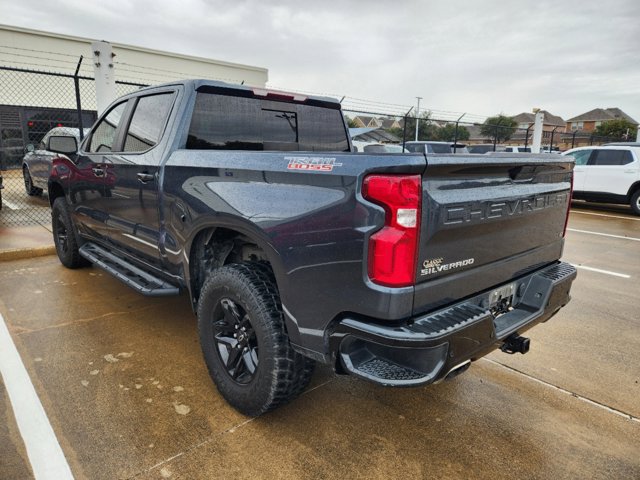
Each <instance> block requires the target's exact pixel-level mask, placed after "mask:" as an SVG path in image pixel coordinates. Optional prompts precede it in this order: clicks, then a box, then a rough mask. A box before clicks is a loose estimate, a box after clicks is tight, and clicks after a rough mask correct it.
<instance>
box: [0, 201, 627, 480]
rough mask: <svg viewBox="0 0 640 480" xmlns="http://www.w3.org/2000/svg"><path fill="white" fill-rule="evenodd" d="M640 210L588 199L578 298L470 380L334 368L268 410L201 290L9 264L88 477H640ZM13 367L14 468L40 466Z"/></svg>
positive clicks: (24, 329) (57, 414) (63, 438)
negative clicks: (237, 394)
mask: <svg viewBox="0 0 640 480" xmlns="http://www.w3.org/2000/svg"><path fill="white" fill-rule="evenodd" d="M639 253H640V217H634V216H632V215H630V214H629V210H628V209H626V208H603V207H593V206H585V205H580V204H576V205H575V206H574V209H573V212H572V214H571V218H570V223H569V231H568V233H567V243H566V247H565V256H564V259H565V260H566V261H569V262H571V263H573V264H575V265H576V266H578V279H577V280H576V282H575V283H574V285H573V289H572V296H573V299H572V301H571V303H570V304H569V305H568V306H567V307H566V308H565V309H563V310H562V311H561V312H560V313H559V314H558V315H557V316H556V317H554V318H553V319H551V320H550V321H549V322H548V323H546V324H542V325H539V326H537V327H536V328H534V329H532V330H530V331H529V332H528V333H527V335H528V336H530V338H531V343H532V346H531V351H530V352H529V353H528V354H527V355H524V356H522V355H517V356H509V355H506V354H503V353H501V352H494V353H492V354H491V355H490V356H489V357H487V359H483V360H480V361H478V362H476V363H475V364H474V365H473V366H472V367H471V369H470V370H469V371H468V372H467V373H465V374H463V375H461V376H459V377H457V378H455V379H454V380H452V381H448V382H444V383H441V384H438V385H432V386H429V387H423V388H413V389H386V388H382V387H378V386H375V385H372V384H369V383H366V382H364V381H361V380H357V379H354V378H351V377H338V376H335V375H333V374H332V373H331V371H330V370H329V369H328V368H319V369H318V370H317V371H316V374H315V375H314V378H313V381H312V384H311V385H310V387H309V388H308V389H307V391H306V392H305V393H304V394H303V395H302V396H301V397H300V398H298V399H297V400H295V401H294V402H292V403H291V404H289V405H286V406H284V407H283V408H280V409H278V410H277V411H275V412H272V413H270V414H267V415H264V416H262V417H260V418H257V419H251V418H247V417H244V416H242V415H241V414H239V413H237V412H236V411H235V410H233V409H232V408H231V407H229V406H228V405H227V404H226V403H225V402H224V400H223V399H222V397H221V396H220V395H219V394H218V392H217V391H216V389H215V386H214V385H213V384H212V382H211V380H210V378H209V376H208V374H207V371H206V367H205V366H204V363H203V361H202V358H201V353H200V347H199V344H198V338H197V332H196V321H195V316H194V314H193V313H192V311H191V308H190V304H189V301H188V298H187V296H186V295H182V296H179V297H171V298H163V299H150V298H146V297H143V296H141V295H138V294H137V293H135V292H134V291H132V290H130V289H128V288H127V287H126V286H125V285H123V284H121V283H119V282H118V281H117V280H115V279H113V278H111V277H110V276H109V275H108V274H106V273H103V272H102V271H101V270H99V269H97V268H86V269H81V270H75V271H72V270H67V269H65V268H64V267H62V266H61V265H60V263H59V262H58V260H57V258H56V257H54V256H48V257H41V258H35V259H29V260H20V261H10V262H1V263H0V292H2V294H1V296H0V314H1V315H2V317H3V318H4V321H5V323H6V324H7V326H8V329H9V332H10V334H11V338H12V339H13V342H14V343H15V345H16V347H17V350H18V352H19V354H20V357H21V359H22V362H23V363H24V365H25V367H26V370H27V372H28V377H29V378H30V380H31V382H32V383H33V385H34V387H35V391H36V392H37V395H38V397H39V399H40V402H41V403H42V405H43V407H44V411H45V412H46V416H47V418H48V421H49V422H50V423H51V426H52V427H53V431H54V432H55V436H56V438H57V441H58V442H59V444H60V446H61V448H62V451H63V452H64V456H65V457H66V461H67V462H68V464H69V466H70V468H71V471H72V472H73V475H74V476H75V478H87V479H113V478H140V479H162V478H172V479H199V478H292V479H293V478H296V479H298V478H326V479H331V478H336V479H338V478H427V477H428V478H487V479H489V478H491V479H496V478H510V479H511V478H514V477H516V478H526V479H528V478H540V479H543V478H544V479H546V478H556V479H562V478H592V479H597V478H603V479H604V478H607V479H611V478H616V479H617V478H625V479H626V478H629V479H630V478H640V420H639V419H640V401H638V399H639V398H640V384H639V382H640V313H639V310H640V308H639V307H640V301H639V299H638V287H637V282H638V279H639V278H640V255H639ZM15 408H16V405H15V401H14V402H13V403H12V402H11V401H10V400H9V397H8V395H7V391H6V388H5V384H4V383H3V382H2V381H1V379H0V478H2V479H14V478H15V479H24V478H29V477H31V476H32V473H31V472H32V467H31V465H30V461H29V459H28V457H27V454H26V448H25V444H26V441H27V440H26V439H23V437H22V435H21V432H20V431H19V429H18V427H17V425H16V421H15V419H14V409H15Z"/></svg>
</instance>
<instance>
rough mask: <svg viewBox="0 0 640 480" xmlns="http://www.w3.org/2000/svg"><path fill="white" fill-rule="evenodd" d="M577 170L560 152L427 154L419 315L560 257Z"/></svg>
mask: <svg viewBox="0 0 640 480" xmlns="http://www.w3.org/2000/svg"><path fill="white" fill-rule="evenodd" d="M572 170H573V161H572V159H570V158H568V157H561V156H559V155H518V154H516V155H514V154H495V155H490V156H489V155H470V156H461V155H450V156H449V155H447V156H433V157H432V156H427V169H426V171H425V173H424V176H423V181H422V188H423V204H422V217H421V227H420V228H421V237H420V247H419V253H418V265H417V269H416V290H415V298H414V313H421V312H424V311H427V310H430V309H432V308H435V307H438V306H441V305H445V304H447V303H450V302H451V301H454V300H457V299H460V298H464V297H466V296H469V295H472V294H474V293H477V292H479V291H481V290H484V289H487V288H489V287H492V286H495V285H499V284H501V283H504V282H507V281H509V280H511V279H513V278H517V277H518V276H521V275H524V274H525V273H527V272H529V271H531V270H533V269H536V268H539V267H541V266H543V265H547V264H549V263H551V262H554V261H556V260H558V259H559V258H560V256H561V255H562V247H563V244H564V239H563V233H564V227H565V221H566V215H567V208H568V207H569V203H570V195H571V193H570V192H571V178H572Z"/></svg>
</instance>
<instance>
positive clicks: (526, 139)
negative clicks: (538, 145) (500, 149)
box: [524, 123, 533, 151]
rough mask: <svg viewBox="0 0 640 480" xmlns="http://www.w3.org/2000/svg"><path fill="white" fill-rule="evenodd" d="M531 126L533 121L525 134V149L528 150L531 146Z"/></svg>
mask: <svg viewBox="0 0 640 480" xmlns="http://www.w3.org/2000/svg"><path fill="white" fill-rule="evenodd" d="M531 127H533V123H531V124H529V126H528V127H527V131H526V132H525V134H524V149H525V151H526V150H527V147H528V146H529V130H531Z"/></svg>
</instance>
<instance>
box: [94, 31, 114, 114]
mask: <svg viewBox="0 0 640 480" xmlns="http://www.w3.org/2000/svg"><path fill="white" fill-rule="evenodd" d="M91 51H92V52H93V71H94V74H95V77H96V106H97V110H98V116H100V115H102V113H103V112H104V111H105V110H106V109H107V107H108V106H109V104H110V103H111V102H112V101H113V100H114V99H115V98H116V83H115V73H114V70H113V57H114V56H115V55H114V54H113V51H112V50H111V44H110V43H109V42H93V43H92V44H91Z"/></svg>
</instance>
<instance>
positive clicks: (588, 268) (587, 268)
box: [571, 263, 631, 278]
mask: <svg viewBox="0 0 640 480" xmlns="http://www.w3.org/2000/svg"><path fill="white" fill-rule="evenodd" d="M571 265H573V266H574V267H576V268H581V269H583V270H589V271H590V272H598V273H604V274H605V275H613V276H614V277H620V278H631V275H627V274H626V273H617V272H610V271H609V270H601V269H599V268H593V267H587V266H586V265H576V264H575V263H572V264H571Z"/></svg>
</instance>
